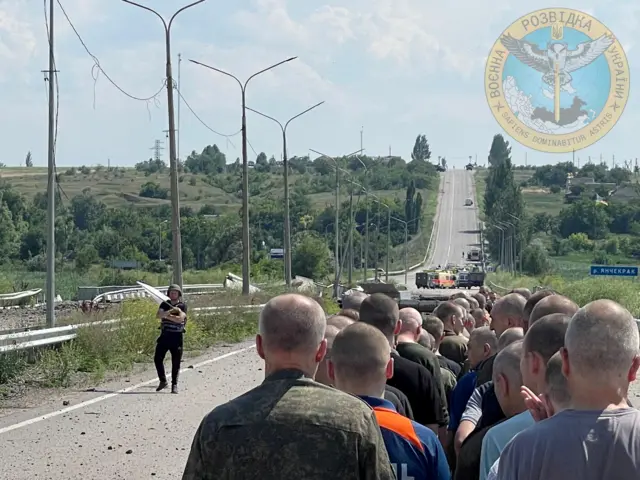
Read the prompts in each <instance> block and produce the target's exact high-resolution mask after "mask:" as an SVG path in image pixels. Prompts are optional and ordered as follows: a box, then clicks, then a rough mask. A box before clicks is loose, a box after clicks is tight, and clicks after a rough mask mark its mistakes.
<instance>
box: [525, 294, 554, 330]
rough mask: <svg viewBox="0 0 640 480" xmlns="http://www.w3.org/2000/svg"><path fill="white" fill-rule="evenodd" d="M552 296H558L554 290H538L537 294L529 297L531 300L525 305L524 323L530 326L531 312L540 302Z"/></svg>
mask: <svg viewBox="0 0 640 480" xmlns="http://www.w3.org/2000/svg"><path fill="white" fill-rule="evenodd" d="M550 295H557V294H556V292H554V291H553V290H549V289H544V290H538V291H537V292H536V293H534V294H533V295H531V296H530V297H529V300H527V303H525V305H524V310H523V317H524V321H525V323H526V324H527V325H528V324H529V317H530V316H531V311H532V310H533V307H535V306H536V305H537V304H538V302H539V301H540V300H542V299H543V298H545V297H548V296H550Z"/></svg>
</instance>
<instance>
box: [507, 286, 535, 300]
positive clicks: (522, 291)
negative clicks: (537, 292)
mask: <svg viewBox="0 0 640 480" xmlns="http://www.w3.org/2000/svg"><path fill="white" fill-rule="evenodd" d="M510 293H517V294H518V295H521V296H522V297H524V299H525V301H526V300H529V298H531V290H529V289H528V288H514V289H513V290H511V292H510Z"/></svg>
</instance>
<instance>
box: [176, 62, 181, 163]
mask: <svg viewBox="0 0 640 480" xmlns="http://www.w3.org/2000/svg"><path fill="white" fill-rule="evenodd" d="M181 67H182V54H181V53H179V54H178V139H177V145H176V152H177V156H178V160H180V104H181V103H182V97H181V96H180V89H181V88H182V83H180V70H181Z"/></svg>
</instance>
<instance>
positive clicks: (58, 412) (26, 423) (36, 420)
mask: <svg viewBox="0 0 640 480" xmlns="http://www.w3.org/2000/svg"><path fill="white" fill-rule="evenodd" d="M252 348H255V345H252V346H250V347H246V348H241V349H240V350H234V351H232V352H229V353H225V354H224V355H220V356H218V357H213V358H210V359H209V360H205V361H204V362H200V363H196V364H195V365H193V366H192V367H187V368H183V369H181V370H180V373H185V372H188V371H189V370H195V369H196V368H199V367H204V366H205V365H209V364H211V363H215V362H218V361H220V360H224V359H225V358H229V357H232V356H234V355H238V354H239V353H243V352H246V351H248V350H251V349H252ZM157 381H158V379H157V378H153V379H151V380H147V381H145V382H142V383H138V384H137V385H133V386H131V387H127V388H123V389H122V390H118V391H117V392H113V393H108V394H106V395H102V396H100V397H96V398H92V399H91V400H87V401H86V402H82V403H78V404H77V405H72V406H70V407H66V408H61V409H60V410H55V411H53V412H50V413H47V414H45V415H42V416H40V417H35V418H31V419H29V420H25V421H24V422H20V423H15V424H13V425H9V426H8V427H4V428H0V435H2V434H3V433H7V432H10V431H12V430H17V429H18V428H22V427H28V426H29V425H33V424H34V423H39V422H42V421H44V420H48V419H50V418H54V417H58V416H60V415H64V414H65V413H69V412H73V411H74V410H79V409H81V408H84V407H88V406H89V405H93V404H95V403H99V402H103V401H105V400H108V399H110V398H113V397H117V396H118V395H121V394H123V393H127V392H131V391H133V390H137V389H139V388H142V387H145V386H147V385H150V384H152V383H156V382H157Z"/></svg>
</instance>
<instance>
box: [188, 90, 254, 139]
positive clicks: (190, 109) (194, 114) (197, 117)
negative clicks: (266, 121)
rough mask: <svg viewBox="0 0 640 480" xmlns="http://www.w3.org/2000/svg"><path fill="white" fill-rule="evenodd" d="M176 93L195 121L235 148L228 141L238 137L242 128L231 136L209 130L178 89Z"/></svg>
mask: <svg viewBox="0 0 640 480" xmlns="http://www.w3.org/2000/svg"><path fill="white" fill-rule="evenodd" d="M175 89H176V92H178V96H179V97H180V98H181V99H182V101H183V102H184V104H185V105H186V107H187V108H188V109H189V111H190V112H191V113H192V114H193V116H194V117H196V119H197V120H198V121H199V122H200V123H201V124H202V125H203V126H204V127H205V128H206V129H207V130H209V131H211V132H213V133H215V134H216V135H219V136H221V137H224V138H226V139H227V140H228V141H229V143H230V144H231V146H233V148H236V146H235V145H234V144H233V142H231V140H229V139H230V138H232V137H235V136H236V135H238V134H239V133H240V132H242V128H240V130H238V131H237V132H235V133H232V134H225V133H220V132H218V131H216V130H214V129H213V128H211V127H210V126H209V125H207V124H206V123H205V121H204V120H202V118H200V116H199V115H198V114H197V113H196V112H195V111H194V110H193V108H191V105H189V102H187V100H186V99H185V98H184V96H183V95H182V92H180V90H179V89H178V87H175Z"/></svg>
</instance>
